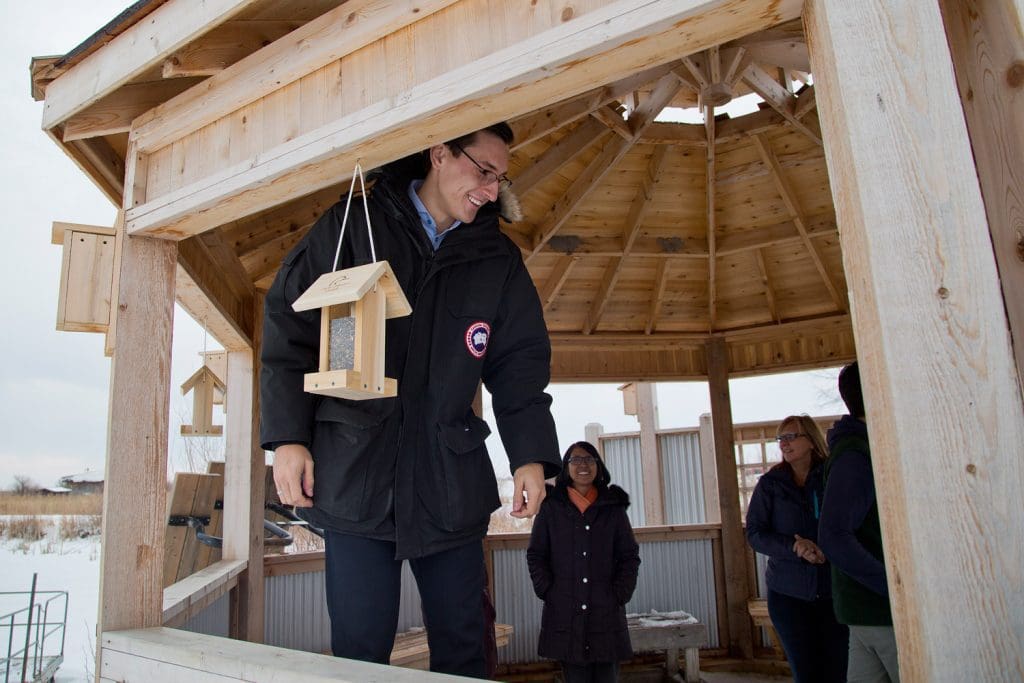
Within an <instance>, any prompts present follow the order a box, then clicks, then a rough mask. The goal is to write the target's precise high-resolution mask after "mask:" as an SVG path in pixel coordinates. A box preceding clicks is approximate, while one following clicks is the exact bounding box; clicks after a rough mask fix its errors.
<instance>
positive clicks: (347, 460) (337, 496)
mask: <svg viewBox="0 0 1024 683" xmlns="http://www.w3.org/2000/svg"><path fill="white" fill-rule="evenodd" d="M396 405H397V400H396V399H379V400H373V401H362V402H360V403H355V404H354V403H351V402H344V401H339V400H333V399H328V400H324V401H323V402H321V403H320V405H319V406H318V407H317V411H316V426H315V431H314V435H313V448H312V451H313V462H314V470H313V499H314V501H315V502H316V505H317V507H319V508H321V509H323V510H324V511H326V512H328V513H330V514H332V515H336V516H337V517H340V518H342V519H346V520H350V521H360V520H363V519H365V518H366V517H367V516H368V515H369V514H370V507H371V506H373V505H374V504H380V503H381V501H385V500H386V497H385V496H381V495H380V491H381V489H382V488H385V487H388V486H391V485H393V482H394V458H389V457H388V455H387V452H388V451H389V444H390V445H393V443H394V439H393V434H392V432H396V431H397V429H396V428H395V427H394V426H393V425H392V424H391V423H390V422H389V421H388V417H390V415H391V413H392V412H393V411H394V409H395V406H396Z"/></svg>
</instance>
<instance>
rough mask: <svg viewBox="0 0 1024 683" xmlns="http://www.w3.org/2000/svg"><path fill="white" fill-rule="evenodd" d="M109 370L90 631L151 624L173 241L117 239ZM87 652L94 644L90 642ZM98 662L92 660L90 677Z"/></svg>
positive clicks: (158, 608) (159, 548)
mask: <svg viewBox="0 0 1024 683" xmlns="http://www.w3.org/2000/svg"><path fill="white" fill-rule="evenodd" d="M118 247H119V248H120V250H121V254H120V259H119V268H120V275H119V277H118V278H117V280H118V283H119V286H118V288H117V292H116V293H115V296H116V297H117V298H116V301H117V305H116V306H115V307H114V310H113V313H114V315H115V316H116V325H117V344H116V346H115V347H114V349H113V361H112V363H111V367H110V413H109V422H108V425H107V439H108V441H107V462H106V480H105V482H104V487H103V539H104V542H103V547H102V550H101V554H100V601H99V603H100V609H99V624H98V628H97V632H98V633H104V632H106V631H120V630H124V629H134V628H148V627H155V626H161V625H162V621H163V595H164V591H163V587H164V586H163V550H164V533H165V531H166V529H167V429H168V421H169V415H170V381H171V329H172V326H173V322H174V271H175V262H176V260H177V249H176V246H175V244H174V243H173V242H166V241H162V240H154V239H148V238H138V237H128V238H126V239H124V240H121V241H120V243H119V245H118ZM96 641H97V649H99V645H100V643H101V638H97V639H96ZM101 666H102V663H101V662H100V660H99V657H97V664H96V673H97V675H99V673H100V672H101Z"/></svg>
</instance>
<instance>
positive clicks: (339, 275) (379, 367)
mask: <svg viewBox="0 0 1024 683" xmlns="http://www.w3.org/2000/svg"><path fill="white" fill-rule="evenodd" d="M292 308H293V309H295V310H296V311H308V310H312V309H314V308H319V309H321V311H322V313H321V322H320V370H319V372H313V373H309V374H307V375H306V376H305V379H304V382H303V384H304V387H303V388H304V389H305V390H306V391H308V392H310V393H313V394H323V395H325V396H334V397H336V398H347V399H352V400H364V399H371V398H385V397H388V396H396V395H397V394H398V382H396V381H395V380H394V379H392V378H390V377H385V376H384V321H385V320H386V319H387V318H401V317H402V316H405V315H409V314H410V313H412V307H411V306H410V305H409V301H408V300H407V299H406V298H405V293H404V292H403V291H402V287H401V285H399V284H398V280H397V278H395V273H394V272H393V271H392V270H391V266H390V265H388V262H387V261H375V262H374V263H368V264H366V265H363V266H356V267H355V268H346V269H345V270H338V271H334V272H331V273H326V274H324V275H322V276H320V278H319V279H318V280H317V281H316V282H314V283H313V286H312V287H310V288H309V289H308V290H306V292H305V293H303V295H302V296H300V297H299V298H298V299H296V300H295V303H294V304H292Z"/></svg>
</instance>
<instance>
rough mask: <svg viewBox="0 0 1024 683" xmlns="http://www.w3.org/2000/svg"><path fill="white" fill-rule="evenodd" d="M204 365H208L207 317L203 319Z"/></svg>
mask: <svg viewBox="0 0 1024 683" xmlns="http://www.w3.org/2000/svg"><path fill="white" fill-rule="evenodd" d="M203 365H206V317H205V316H204V317H203Z"/></svg>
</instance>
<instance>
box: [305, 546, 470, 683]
mask: <svg viewBox="0 0 1024 683" xmlns="http://www.w3.org/2000/svg"><path fill="white" fill-rule="evenodd" d="M325 540H326V574H327V576H326V589H327V612H328V614H329V615H330V617H331V650H332V651H333V652H334V655H335V656H336V657H346V658H348V659H358V660H361V661H365V662H377V663H379V664H387V663H388V662H389V660H390V658H391V648H392V646H393V645H394V641H395V629H396V628H397V626H398V603H399V595H400V593H401V582H402V562H401V561H399V560H396V559H395V544H394V543H391V542H388V541H375V540H372V539H368V538H359V537H357V536H348V535H345V534H337V533H333V532H330V531H328V532H327V534H326V539H325ZM409 564H410V565H411V567H412V571H413V575H414V576H415V577H416V585H417V586H418V587H419V591H420V599H421V602H422V606H423V622H424V625H425V626H426V628H427V644H428V645H429V647H430V670H431V671H439V672H442V673H448V674H456V675H460V676H471V677H476V678H483V677H484V676H485V675H486V664H485V661H484V643H483V634H484V613H483V609H481V604H480V600H481V597H480V596H481V595H483V590H484V583H485V574H484V560H483V545H482V544H481V542H480V541H474V542H472V543H467V544H466V545H462V546H459V547H457V548H452V549H451V550H446V551H443V552H440V553H436V554H434V555H430V556H428V557H421V558H417V559H415V560H410V561H409Z"/></svg>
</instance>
